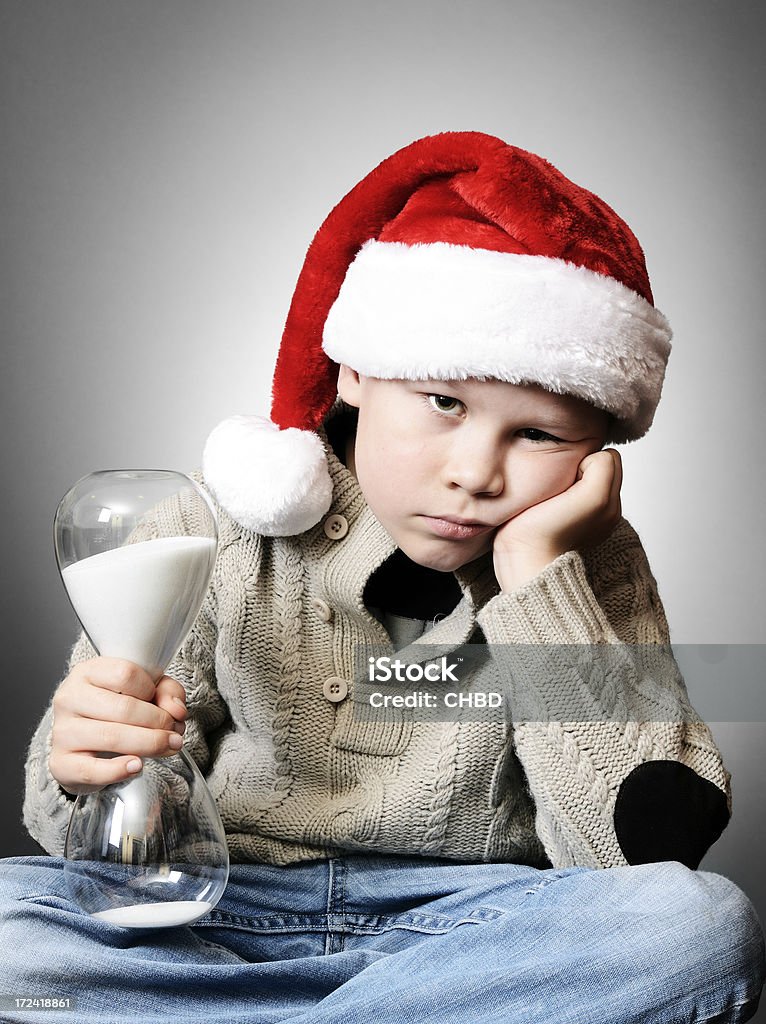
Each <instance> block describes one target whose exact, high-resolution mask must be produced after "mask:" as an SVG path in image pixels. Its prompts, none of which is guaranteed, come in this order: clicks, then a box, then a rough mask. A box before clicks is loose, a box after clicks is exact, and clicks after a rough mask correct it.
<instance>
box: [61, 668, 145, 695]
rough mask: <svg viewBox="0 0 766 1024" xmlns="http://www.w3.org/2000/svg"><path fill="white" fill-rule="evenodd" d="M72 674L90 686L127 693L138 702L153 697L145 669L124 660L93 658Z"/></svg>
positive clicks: (75, 669)
mask: <svg viewBox="0 0 766 1024" xmlns="http://www.w3.org/2000/svg"><path fill="white" fill-rule="evenodd" d="M78 670H79V671H78ZM72 674H73V675H74V674H78V675H80V676H81V677H82V678H83V679H85V680H86V681H87V682H89V683H90V684H91V685H92V686H98V687H101V689H104V690H112V691H113V692H114V693H127V694H129V695H130V696H131V697H137V698H138V699H139V700H151V699H152V698H153V697H154V688H155V687H154V680H153V679H152V677H151V676H150V675H149V673H148V672H147V671H146V669H143V668H141V666H140V665H137V664H136V663H135V662H133V661H128V660H127V659H125V658H93V659H91V660H90V661H88V662H82V663H81V664H80V665H78V666H76V667H75V668H74V669H73V670H72Z"/></svg>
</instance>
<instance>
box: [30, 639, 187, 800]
mask: <svg viewBox="0 0 766 1024" xmlns="http://www.w3.org/2000/svg"><path fill="white" fill-rule="evenodd" d="M185 718H186V702H185V694H184V688H183V687H182V686H181V684H180V683H179V682H178V681H177V680H175V679H172V678H171V677H170V676H162V678H161V679H160V680H159V682H158V683H157V684H156V686H155V684H154V682H153V681H152V678H151V676H150V675H149V673H148V672H146V671H145V670H144V669H143V668H141V666H140V665H136V664H135V663H134V662H132V661H127V660H126V659H124V658H107V657H96V658H91V659H90V660H88V661H83V662H80V664H78V665H76V666H75V667H74V668H73V669H72V671H71V672H70V674H69V675H68V676H67V677H66V679H64V680H63V682H62V683H61V684H60V686H59V687H58V689H57V690H56V693H55V695H54V697H53V730H52V735H51V755H50V759H49V767H50V770H51V774H52V775H53V777H54V778H55V779H56V781H57V782H58V783H59V785H60V786H61V787H62V788H63V789H65V790H66V791H67V792H68V793H72V794H79V793H90V792H93V791H94V790H97V789H100V788H101V787H102V786H108V785H111V784H112V783H114V782H121V781H122V780H123V779H126V778H129V777H130V776H131V775H135V774H136V773H137V772H139V771H140V770H141V767H142V762H141V760H140V758H141V757H165V756H167V755H170V754H174V753H175V752H176V751H177V750H178V749H179V748H180V747H181V746H182V744H183V739H182V736H183V733H184V729H185V725H184V719H185ZM105 753H110V754H116V755H119V756H116V757H104V756H103V755H104V754H105Z"/></svg>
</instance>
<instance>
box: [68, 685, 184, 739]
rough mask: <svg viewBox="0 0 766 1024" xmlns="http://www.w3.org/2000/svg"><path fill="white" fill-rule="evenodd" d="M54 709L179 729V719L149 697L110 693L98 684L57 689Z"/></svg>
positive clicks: (146, 726)
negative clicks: (58, 692) (144, 698)
mask: <svg viewBox="0 0 766 1024" xmlns="http://www.w3.org/2000/svg"><path fill="white" fill-rule="evenodd" d="M56 712H57V714H58V715H60V716H62V717H64V716H68V717H69V718H72V717H74V718H86V719H91V720H93V721H96V722H117V723H121V724H123V725H134V726H139V727H141V728H144V729H164V730H166V731H169V730H171V729H175V730H176V731H177V732H181V731H182V728H181V726H182V723H180V722H178V721H177V720H176V719H175V718H174V717H173V716H172V715H171V714H170V713H169V712H168V711H167V710H165V709H164V708H160V707H157V705H156V704H154V703H153V702H152V701H148V700H140V699H139V698H137V697H131V696H130V694H127V693H114V692H113V691H112V690H104V689H101V688H100V687H98V686H86V687H73V688H70V689H68V690H66V691H65V692H63V693H60V694H59V695H58V697H57V700H56Z"/></svg>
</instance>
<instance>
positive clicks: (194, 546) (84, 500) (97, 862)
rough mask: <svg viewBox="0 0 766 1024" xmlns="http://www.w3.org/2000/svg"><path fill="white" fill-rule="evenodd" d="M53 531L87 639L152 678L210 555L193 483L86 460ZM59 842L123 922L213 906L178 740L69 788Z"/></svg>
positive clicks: (89, 896) (209, 833) (212, 542)
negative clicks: (91, 787) (91, 466)
mask: <svg viewBox="0 0 766 1024" xmlns="http://www.w3.org/2000/svg"><path fill="white" fill-rule="evenodd" d="M54 538H55V546H56V556H57V560H58V564H59V569H60V571H61V576H62V580H63V582H64V586H65V588H66V590H67V593H68V595H69V598H70V600H71V602H72V606H73V607H74V610H75V612H76V613H77V616H78V618H79V619H80V622H81V623H82V625H83V628H84V630H85V632H86V634H87V636H88V637H89V639H90V641H91V643H92V645H93V647H94V648H95V650H96V651H97V652H98V654H99V655H101V656H108V657H113V658H123V659H125V660H127V661H131V662H133V663H135V664H137V665H139V666H141V667H142V668H143V669H145V670H146V672H148V673H149V675H150V676H151V678H152V679H153V680H154V681H155V683H156V682H158V681H159V679H160V678H161V677H162V675H163V674H164V672H165V670H166V668H167V667H168V665H169V664H170V663H171V661H172V659H173V657H174V656H175V654H176V653H177V652H178V650H179V649H180V648H181V646H182V644H183V642H184V640H185V639H186V637H187V635H188V633H189V631H190V629H191V628H192V626H193V624H194V621H195V619H196V617H197V615H198V613H199V611H200V608H201V606H202V603H203V600H204V597H205V594H206V591H207V587H208V585H209V582H210V578H211V574H212V571H213V567H214V564H215V555H216V546H217V524H216V519H215V512H214V507H213V505H212V503H211V501H210V500H209V498H208V497H207V495H206V494H205V492H204V491H203V490H202V488H201V487H199V486H198V485H197V484H196V483H195V482H194V481H193V480H192V479H191V478H190V477H187V476H185V475H184V474H182V473H176V472H172V471H169V470H104V471H101V472H97V473H92V474H90V475H89V476H87V477H83V478H82V480H80V481H78V483H77V484H75V485H74V487H73V488H71V490H70V491H69V492H68V493H67V494H66V495H65V496H64V498H62V500H61V503H60V504H59V508H58V511H57V513H56V519H55V526H54ZM106 756H108V754H107V755H106ZM64 852H65V857H66V861H65V867H64V873H65V876H66V878H67V883H68V886H69V889H70V893H71V895H72V897H73V899H75V900H76V901H77V902H78V903H79V904H80V906H82V908H83V909H84V910H86V911H87V912H88V913H90V914H93V915H94V916H96V917H99V918H102V919H105V920H107V921H109V922H110V923H113V924H119V925H123V926H125V927H165V926H168V925H173V924H182V923H187V924H188V923H191V922H192V921H193V920H196V919H197V918H199V917H201V916H202V915H203V914H205V913H207V912H208V911H209V910H210V909H211V908H212V907H213V906H215V904H216V903H217V902H218V899H219V898H220V896H221V894H222V893H223V890H224V888H225V885H226V881H227V878H228V870H229V856H228V849H227V847H226V838H225V833H224V830H223V825H222V823H221V819H220V815H219V814H218V809H217V807H216V805H215V801H214V800H213V797H212V795H211V794H210V791H209V790H208V788H207V785H206V783H205V781H204V779H203V777H202V774H201V773H200V771H199V769H198V768H197V766H196V764H195V763H194V761H193V759H192V758H191V757H190V756H189V755H188V753H187V752H186V751H185V750H183V749H182V750H181V751H180V752H179V753H178V754H175V755H171V756H168V757H163V758H156V759H147V760H146V761H145V764H144V771H143V772H142V774H141V775H139V776H137V777H135V778H131V779H128V780H125V781H124V782H120V783H116V784H115V785H112V786H105V787H103V788H101V789H98V790H95V791H93V792H90V793H88V794H81V795H80V796H78V797H77V800H76V801H75V804H74V806H73V809H72V814H71V818H70V822H69V829H68V831H67V838H66V845H65V851H64Z"/></svg>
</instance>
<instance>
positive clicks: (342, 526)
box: [324, 515, 348, 540]
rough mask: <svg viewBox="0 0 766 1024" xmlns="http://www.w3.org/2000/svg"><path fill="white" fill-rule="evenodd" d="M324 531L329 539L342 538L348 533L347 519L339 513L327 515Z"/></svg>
mask: <svg viewBox="0 0 766 1024" xmlns="http://www.w3.org/2000/svg"><path fill="white" fill-rule="evenodd" d="M324 532H325V534H326V536H328V537H329V538H330V540H342V539H343V538H344V537H345V536H346V534H347V533H348V519H346V517H345V516H339V515H332V516H328V517H327V519H325V521H324Z"/></svg>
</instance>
